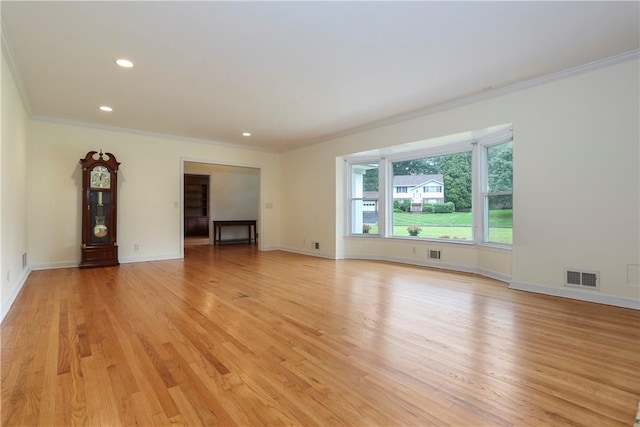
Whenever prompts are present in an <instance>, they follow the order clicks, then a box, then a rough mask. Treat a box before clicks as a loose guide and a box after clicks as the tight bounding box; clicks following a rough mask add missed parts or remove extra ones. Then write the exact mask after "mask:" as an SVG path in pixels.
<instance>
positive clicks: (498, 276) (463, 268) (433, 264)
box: [347, 255, 511, 283]
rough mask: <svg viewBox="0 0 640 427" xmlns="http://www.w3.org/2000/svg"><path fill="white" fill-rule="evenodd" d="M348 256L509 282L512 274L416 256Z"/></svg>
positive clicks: (349, 257)
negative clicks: (470, 274) (471, 274)
mask: <svg viewBox="0 0 640 427" xmlns="http://www.w3.org/2000/svg"><path fill="white" fill-rule="evenodd" d="M347 258H348V259H370V260H377V261H391V262H398V263H401V264H409V265H417V266H421V267H430V268H440V269H443V270H451V271H459V272H462V273H473V274H479V275H481V276H485V277H489V278H491V279H495V280H499V281H501V282H505V283H509V282H510V281H511V276H508V275H506V274H502V273H497V272H495V271H491V270H486V269H484V268H475V267H469V266H468V265H460V264H451V263H447V262H442V261H430V260H418V259H414V258H403V257H385V256H377V255H350V256H348V257H347Z"/></svg>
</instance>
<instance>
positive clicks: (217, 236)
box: [213, 219, 258, 246]
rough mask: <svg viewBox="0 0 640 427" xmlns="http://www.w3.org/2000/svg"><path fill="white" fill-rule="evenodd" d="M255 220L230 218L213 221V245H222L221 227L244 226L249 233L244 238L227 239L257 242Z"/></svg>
mask: <svg viewBox="0 0 640 427" xmlns="http://www.w3.org/2000/svg"><path fill="white" fill-rule="evenodd" d="M256 223H257V221H256V220H254V219H252V220H231V221H213V245H214V246H215V245H222V242H223V240H222V228H223V227H238V226H246V227H247V231H248V232H249V235H248V237H247V238H246V239H242V240H228V241H242V242H244V241H246V242H247V243H251V240H252V239H253V241H254V242H255V244H256V245H257V244H258V231H257V230H256ZM251 227H253V233H252V232H251Z"/></svg>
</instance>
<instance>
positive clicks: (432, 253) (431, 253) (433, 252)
mask: <svg viewBox="0 0 640 427" xmlns="http://www.w3.org/2000/svg"><path fill="white" fill-rule="evenodd" d="M440 257H441V254H440V251H437V250H435V249H429V250H428V251H427V258H429V259H437V260H439V259H440Z"/></svg>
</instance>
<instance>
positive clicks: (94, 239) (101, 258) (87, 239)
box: [80, 150, 120, 268]
mask: <svg viewBox="0 0 640 427" xmlns="http://www.w3.org/2000/svg"><path fill="white" fill-rule="evenodd" d="M80 164H81V165H82V248H81V252H82V258H81V261H80V268H89V267H108V266H113V265H119V262H118V243H117V240H116V231H117V223H118V221H117V220H118V218H117V215H116V214H117V212H118V209H117V207H118V166H120V163H119V162H118V161H117V160H116V157H115V156H114V155H113V154H111V153H103V152H102V150H100V152H99V153H98V152H97V151H89V152H88V153H87V155H86V156H85V158H84V159H80Z"/></svg>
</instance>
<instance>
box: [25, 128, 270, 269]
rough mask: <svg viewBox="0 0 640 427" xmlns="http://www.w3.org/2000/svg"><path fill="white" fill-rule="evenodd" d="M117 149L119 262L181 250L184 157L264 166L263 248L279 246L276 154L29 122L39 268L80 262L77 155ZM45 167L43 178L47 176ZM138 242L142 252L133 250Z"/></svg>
mask: <svg viewBox="0 0 640 427" xmlns="http://www.w3.org/2000/svg"><path fill="white" fill-rule="evenodd" d="M99 149H103V150H104V151H105V152H111V153H113V154H114V155H115V156H116V158H117V159H118V161H119V162H121V165H120V171H119V172H118V186H119V188H118V197H119V199H118V246H119V255H120V262H130V261H143V260H151V259H168V258H178V257H180V256H181V254H182V244H181V242H182V221H181V218H182V200H181V194H182V189H181V186H182V185H181V183H182V179H181V178H182V173H183V163H184V161H201V162H205V163H222V164H232V165H241V166H247V167H254V168H259V169H261V170H262V183H261V192H262V194H261V199H262V200H264V201H265V202H269V203H271V204H272V205H273V208H272V209H264V208H263V206H264V205H263V206H261V208H260V209H261V213H260V217H261V220H262V222H263V225H264V227H263V233H262V235H261V240H262V247H263V248H274V247H278V246H279V233H280V228H279V225H280V218H279V209H280V204H279V199H278V198H279V184H280V183H279V178H280V176H279V159H278V155H276V154H270V153H264V152H258V151H251V150H245V149H239V148H230V147H228V146H222V145H213V144H206V143H201V142H193V141H189V140H179V139H172V138H163V137H158V136H149V135H143V134H136V133H129V132H118V131H112V130H104V129H97V128H91V127H81V126H75V125H69V124H62V123H51V122H44V121H36V120H31V121H30V122H29V133H28V156H29V168H28V191H27V200H28V210H29V223H28V228H29V237H28V239H29V240H28V248H29V259H30V262H31V263H33V265H34V268H51V267H56V266H73V265H77V264H78V262H79V260H80V240H81V235H80V196H81V191H80V188H81V175H80V167H79V163H78V161H79V159H80V158H81V157H84V156H85V155H86V153H87V152H88V151H90V150H99ZM43 171H46V172H45V175H44V177H43ZM134 245H138V248H139V250H138V251H135V250H134Z"/></svg>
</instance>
